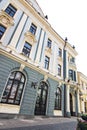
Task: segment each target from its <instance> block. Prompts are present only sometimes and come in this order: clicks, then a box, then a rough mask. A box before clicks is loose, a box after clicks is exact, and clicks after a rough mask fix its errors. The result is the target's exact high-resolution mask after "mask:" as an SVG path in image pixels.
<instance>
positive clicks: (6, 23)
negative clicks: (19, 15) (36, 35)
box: [0, 10, 14, 27]
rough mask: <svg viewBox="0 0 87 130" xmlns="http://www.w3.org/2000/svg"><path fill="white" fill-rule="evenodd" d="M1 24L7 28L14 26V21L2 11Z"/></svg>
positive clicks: (0, 14) (0, 13)
mask: <svg viewBox="0 0 87 130" xmlns="http://www.w3.org/2000/svg"><path fill="white" fill-rule="evenodd" d="M0 23H1V24H3V25H4V26H6V27H8V26H12V25H14V19H13V18H12V17H11V16H9V15H8V14H7V13H6V12H5V11H3V10H2V11H1V12H0Z"/></svg>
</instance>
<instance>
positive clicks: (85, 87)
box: [78, 72, 87, 113]
mask: <svg viewBox="0 0 87 130" xmlns="http://www.w3.org/2000/svg"><path fill="white" fill-rule="evenodd" d="M78 83H79V91H80V111H81V113H87V77H86V76H85V75H84V74H82V73H81V72H78Z"/></svg>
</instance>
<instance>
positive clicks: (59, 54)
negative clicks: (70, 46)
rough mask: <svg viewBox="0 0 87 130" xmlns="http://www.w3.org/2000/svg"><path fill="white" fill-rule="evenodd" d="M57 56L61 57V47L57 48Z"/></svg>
mask: <svg viewBox="0 0 87 130" xmlns="http://www.w3.org/2000/svg"><path fill="white" fill-rule="evenodd" d="M58 56H59V57H62V49H61V48H59V51H58Z"/></svg>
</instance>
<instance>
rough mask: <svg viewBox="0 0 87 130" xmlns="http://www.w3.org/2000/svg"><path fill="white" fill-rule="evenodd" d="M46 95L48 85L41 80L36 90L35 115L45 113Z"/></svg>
mask: <svg viewBox="0 0 87 130" xmlns="http://www.w3.org/2000/svg"><path fill="white" fill-rule="evenodd" d="M47 95H48V85H47V84H46V83H45V82H44V81H42V82H41V83H40V85H39V88H38V91H37V98H36V106H35V115H45V114H46V106H47Z"/></svg>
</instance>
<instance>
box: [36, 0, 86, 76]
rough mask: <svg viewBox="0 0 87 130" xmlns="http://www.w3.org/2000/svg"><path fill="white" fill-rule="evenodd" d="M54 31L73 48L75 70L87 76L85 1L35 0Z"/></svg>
mask: <svg viewBox="0 0 87 130" xmlns="http://www.w3.org/2000/svg"><path fill="white" fill-rule="evenodd" d="M37 2H38V4H39V6H40V7H41V9H42V11H43V12H44V14H45V15H48V22H49V23H50V24H51V26H52V27H53V28H54V30H55V31H56V32H57V33H58V34H59V35H60V36H61V37H62V38H63V39H65V37H67V38H68V42H69V43H70V44H71V45H74V46H75V49H76V51H77V52H78V56H77V57H76V65H77V70H78V71H80V72H82V73H83V74H84V75H86V76H87V58H86V57H87V0H37Z"/></svg>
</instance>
